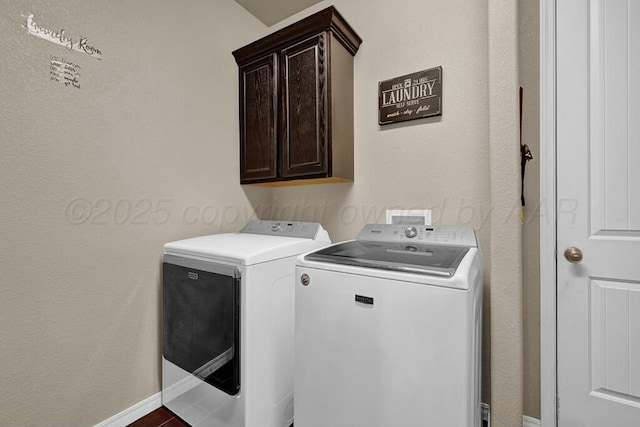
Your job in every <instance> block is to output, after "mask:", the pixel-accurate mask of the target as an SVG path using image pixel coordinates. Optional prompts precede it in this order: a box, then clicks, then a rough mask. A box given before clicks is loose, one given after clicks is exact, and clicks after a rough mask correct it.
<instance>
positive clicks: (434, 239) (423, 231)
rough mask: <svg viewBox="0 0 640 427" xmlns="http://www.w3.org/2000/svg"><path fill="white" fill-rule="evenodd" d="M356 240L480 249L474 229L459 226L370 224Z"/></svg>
mask: <svg viewBox="0 0 640 427" xmlns="http://www.w3.org/2000/svg"><path fill="white" fill-rule="evenodd" d="M356 240H366V241H374V242H409V241H412V242H414V243H422V244H443V245H451V246H470V247H478V240H477V238H476V232H475V231H474V229H473V228H472V227H467V226H459V225H451V226H448V225H437V226H430V225H403V224H368V225H365V226H364V228H363V229H362V231H360V234H358V237H356Z"/></svg>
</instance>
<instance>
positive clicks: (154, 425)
mask: <svg viewBox="0 0 640 427" xmlns="http://www.w3.org/2000/svg"><path fill="white" fill-rule="evenodd" d="M482 425H483V427H486V426H487V423H486V421H483V422H482ZM127 427H190V426H189V424H187V423H185V422H184V421H182V420H181V419H180V418H179V417H178V416H177V415H175V414H174V413H173V412H171V411H170V410H168V409H167V408H165V407H164V406H161V407H159V408H158V409H156V410H155V411H153V412H152V413H150V414H148V415H145V416H144V417H142V418H140V419H139V420H138V421H135V422H133V423H131V424H129V425H128V426H127ZM291 427H293V424H291Z"/></svg>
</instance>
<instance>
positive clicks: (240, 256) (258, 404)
mask: <svg viewBox="0 0 640 427" xmlns="http://www.w3.org/2000/svg"><path fill="white" fill-rule="evenodd" d="M330 243H331V242H330V240H329V236H328V234H327V232H326V231H325V230H324V229H323V228H322V227H321V226H320V225H319V224H315V223H301V222H280V221H251V222H249V223H248V224H247V225H246V226H245V227H244V228H243V229H242V230H241V231H240V232H238V233H225V234H218V235H211V236H204V237H197V238H193V239H186V240H181V241H177V242H172V243H167V244H166V245H165V246H164V253H163V257H162V260H163V281H162V282H163V290H162V293H163V295H162V302H163V310H162V313H163V319H162V336H163V343H162V403H163V405H164V406H166V407H167V408H169V409H170V410H171V411H173V412H174V413H175V414H177V415H178V416H179V417H180V418H182V419H183V420H185V421H186V422H187V423H189V424H190V425H191V426H192V427H289V426H290V425H291V423H292V422H293V357H294V354H293V351H294V326H293V321H294V286H295V285H294V271H295V259H296V257H297V256H298V255H299V254H301V253H304V252H307V251H310V250H313V249H318V248H321V247H324V246H327V245H329V244H330Z"/></svg>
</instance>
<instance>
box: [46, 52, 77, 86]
mask: <svg viewBox="0 0 640 427" xmlns="http://www.w3.org/2000/svg"><path fill="white" fill-rule="evenodd" d="M50 59H51V61H50V64H51V65H50V66H49V77H50V79H51V81H53V82H56V83H60V84H63V85H65V86H66V87H73V88H76V89H80V76H81V74H80V72H79V71H78V70H80V68H82V67H80V66H79V65H78V64H74V63H73V62H70V61H67V60H66V59H64V58H59V57H57V56H53V55H51V58H50Z"/></svg>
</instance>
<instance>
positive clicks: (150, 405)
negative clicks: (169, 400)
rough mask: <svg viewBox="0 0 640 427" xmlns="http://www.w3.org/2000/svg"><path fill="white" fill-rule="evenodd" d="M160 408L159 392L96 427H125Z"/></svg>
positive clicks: (160, 395)
mask: <svg viewBox="0 0 640 427" xmlns="http://www.w3.org/2000/svg"><path fill="white" fill-rule="evenodd" d="M160 406H162V394H161V393H159V392H158V393H156V394H154V395H153V396H149V397H147V398H146V399H145V400H143V401H142V402H138V403H136V404H135V405H133V406H131V407H130V408H127V409H125V410H124V411H122V412H120V413H118V414H115V415H114V416H113V417H111V418H109V419H108V420H104V421H102V422H101V423H100V424H96V425H95V426H94V427H125V426H127V425H129V424H131V423H132V422H134V421H136V420H138V419H140V418H142V417H144V416H145V415H147V414H149V413H151V412H153V411H155V410H156V409H158V408H159V407H160Z"/></svg>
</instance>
